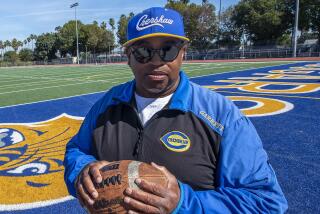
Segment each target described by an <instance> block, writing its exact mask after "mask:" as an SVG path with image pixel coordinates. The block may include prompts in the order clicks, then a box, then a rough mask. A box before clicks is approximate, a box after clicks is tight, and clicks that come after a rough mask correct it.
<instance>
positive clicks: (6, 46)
mask: <svg viewBox="0 0 320 214" xmlns="http://www.w3.org/2000/svg"><path fill="white" fill-rule="evenodd" d="M8 47H11V42H10V41H9V40H6V41H5V42H4V50H5V52H6V51H7V48H8Z"/></svg>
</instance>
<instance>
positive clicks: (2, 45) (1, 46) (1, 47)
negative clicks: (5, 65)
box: [0, 40, 4, 60]
mask: <svg viewBox="0 0 320 214" xmlns="http://www.w3.org/2000/svg"><path fill="white" fill-rule="evenodd" d="M3 49H4V44H3V41H2V40H0V50H1V54H0V55H1V58H2V60H3Z"/></svg>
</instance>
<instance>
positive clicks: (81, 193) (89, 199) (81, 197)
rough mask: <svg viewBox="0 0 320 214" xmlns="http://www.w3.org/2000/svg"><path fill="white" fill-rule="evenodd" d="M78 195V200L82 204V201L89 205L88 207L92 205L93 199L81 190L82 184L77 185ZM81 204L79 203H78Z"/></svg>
mask: <svg viewBox="0 0 320 214" xmlns="http://www.w3.org/2000/svg"><path fill="white" fill-rule="evenodd" d="M78 193H79V195H80V197H79V200H83V201H82V203H83V204H85V203H84V201H86V202H87V203H89V204H90V205H92V204H94V201H93V199H92V198H91V197H90V196H89V194H88V193H87V192H86V191H85V189H84V188H83V186H82V184H81V183H79V184H78ZM80 203H81V202H80Z"/></svg>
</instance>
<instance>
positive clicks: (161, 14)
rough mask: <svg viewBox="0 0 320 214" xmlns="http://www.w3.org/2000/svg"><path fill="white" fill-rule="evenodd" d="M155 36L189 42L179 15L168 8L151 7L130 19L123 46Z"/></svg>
mask: <svg viewBox="0 0 320 214" xmlns="http://www.w3.org/2000/svg"><path fill="white" fill-rule="evenodd" d="M155 36H163V37H173V38H178V39H181V40H185V41H189V39H188V38H187V37H186V36H185V33H184V25H183V18H182V16H181V15H180V13H178V12H177V11H175V10H172V9H168V8H162V7H151V8H149V9H146V10H144V11H143V12H141V13H139V14H137V15H135V16H134V17H132V19H130V21H129V23H128V28H127V39H128V41H127V42H126V43H124V44H123V46H129V45H130V44H132V43H133V42H136V41H138V40H141V39H145V38H149V37H155Z"/></svg>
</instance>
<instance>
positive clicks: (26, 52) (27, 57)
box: [19, 48, 33, 62]
mask: <svg viewBox="0 0 320 214" xmlns="http://www.w3.org/2000/svg"><path fill="white" fill-rule="evenodd" d="M19 58H20V60H21V61H23V62H30V61H32V60H33V51H32V50H31V49H28V48H24V49H22V50H20V52H19Z"/></svg>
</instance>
